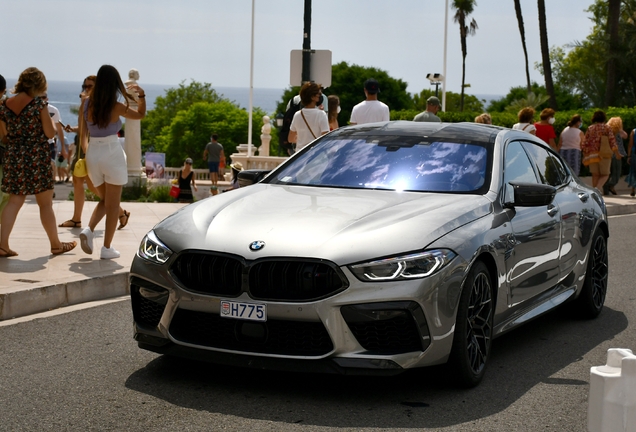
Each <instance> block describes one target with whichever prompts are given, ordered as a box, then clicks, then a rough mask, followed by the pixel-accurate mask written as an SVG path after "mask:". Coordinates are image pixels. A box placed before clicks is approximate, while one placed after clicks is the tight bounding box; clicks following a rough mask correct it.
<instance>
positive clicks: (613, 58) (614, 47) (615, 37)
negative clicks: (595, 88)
mask: <svg viewBox="0 0 636 432" xmlns="http://www.w3.org/2000/svg"><path fill="white" fill-rule="evenodd" d="M607 15H608V19H607V33H608V35H609V44H608V45H609V47H608V48H609V58H608V60H607V85H606V86H605V106H613V105H614V102H615V101H616V76H617V72H618V71H617V69H618V57H619V55H620V47H619V44H620V39H619V26H620V15H621V0H609V1H608V13H607Z"/></svg>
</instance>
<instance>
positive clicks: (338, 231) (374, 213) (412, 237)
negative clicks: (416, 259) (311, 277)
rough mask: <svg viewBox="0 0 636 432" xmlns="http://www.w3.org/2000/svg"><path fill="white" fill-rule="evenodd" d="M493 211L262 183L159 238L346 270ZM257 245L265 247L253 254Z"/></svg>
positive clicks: (464, 201)
mask: <svg viewBox="0 0 636 432" xmlns="http://www.w3.org/2000/svg"><path fill="white" fill-rule="evenodd" d="M491 211H492V203H491V202H490V201H489V200H488V199H487V198H485V197H484V196H481V195H452V194H439V193H421V192H417V193H415V192H401V193H400V192H395V191H382V190H363V189H361V190H351V189H338V188H324V187H321V188H318V187H306V186H281V185H268V184H256V185H252V186H249V187H246V188H241V189H238V190H235V191H231V192H227V193H223V194H220V195H217V196H215V197H211V198H208V199H205V200H203V201H199V202H197V203H195V204H192V205H189V206H187V207H184V208H183V209H181V210H180V211H178V212H177V213H175V214H174V215H172V216H170V217H168V218H167V219H165V220H164V221H163V222H161V223H159V224H158V225H157V226H156V227H155V234H156V235H157V237H158V238H159V239H160V240H161V241H162V242H164V243H165V245H166V246H168V247H169V248H170V249H171V250H173V251H175V252H179V251H182V250H184V249H201V250H210V251H217V252H224V253H231V254H237V255H240V256H244V257H245V258H247V259H257V258H262V257H268V256H269V257H271V256H279V257H300V256H302V257H313V258H323V259H328V260H330V261H333V262H335V263H337V264H339V265H343V264H349V263H352V262H357V261H361V260H366V259H371V258H376V257H383V256H390V255H393V254H399V253H404V252H411V251H417V250H420V249H423V248H425V247H426V246H427V245H428V244H430V243H431V242H432V241H434V240H436V239H438V238H439V237H441V236H443V235H445V234H446V233H448V232H450V231H452V230H454V229H456V228H458V227H460V226H462V225H464V224H467V223H469V222H471V221H473V220H475V219H478V218H480V217H483V216H485V215H487V214H489V213H490V212H491ZM254 241H263V242H265V246H264V247H263V248H262V249H260V250H259V251H257V252H253V251H251V250H250V249H249V246H250V244H251V243H252V242H254Z"/></svg>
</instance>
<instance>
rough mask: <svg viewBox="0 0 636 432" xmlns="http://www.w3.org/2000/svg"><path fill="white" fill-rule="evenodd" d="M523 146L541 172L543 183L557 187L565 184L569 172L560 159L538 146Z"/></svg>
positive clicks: (526, 143) (527, 144) (524, 144)
mask: <svg viewBox="0 0 636 432" xmlns="http://www.w3.org/2000/svg"><path fill="white" fill-rule="evenodd" d="M523 146H524V148H525V149H526V150H527V151H528V154H529V155H530V158H531V159H532V161H533V162H534V164H535V166H536V168H537V171H538V172H539V177H540V178H541V183H543V184H547V185H550V186H555V187H558V186H561V185H562V184H563V183H565V180H566V179H567V172H566V171H565V168H563V165H561V162H560V161H559V158H557V157H556V156H555V155H553V154H552V153H550V152H549V151H548V150H546V149H544V148H542V147H539V146H538V145H535V144H532V143H529V142H525V143H523Z"/></svg>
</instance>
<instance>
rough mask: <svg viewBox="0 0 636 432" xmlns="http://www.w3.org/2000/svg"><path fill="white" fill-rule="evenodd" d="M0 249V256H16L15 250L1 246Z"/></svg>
mask: <svg viewBox="0 0 636 432" xmlns="http://www.w3.org/2000/svg"><path fill="white" fill-rule="evenodd" d="M0 251H2V254H0V258H9V257H13V256H18V253H17V252H16V251H12V250H11V249H9V250H6V249H3V248H0Z"/></svg>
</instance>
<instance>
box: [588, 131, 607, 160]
mask: <svg viewBox="0 0 636 432" xmlns="http://www.w3.org/2000/svg"><path fill="white" fill-rule="evenodd" d="M606 138H607V137H606ZM600 161H601V157H600V156H599V155H598V153H588V154H586V155H585V156H584V157H583V165H585V166H589V165H591V164H593V163H599V162H600Z"/></svg>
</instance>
